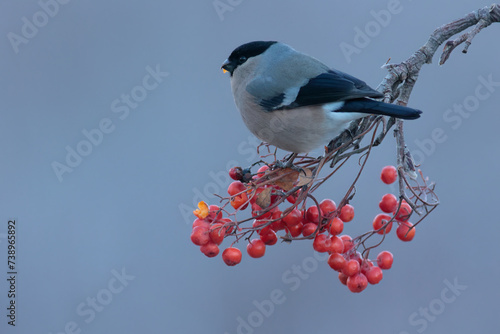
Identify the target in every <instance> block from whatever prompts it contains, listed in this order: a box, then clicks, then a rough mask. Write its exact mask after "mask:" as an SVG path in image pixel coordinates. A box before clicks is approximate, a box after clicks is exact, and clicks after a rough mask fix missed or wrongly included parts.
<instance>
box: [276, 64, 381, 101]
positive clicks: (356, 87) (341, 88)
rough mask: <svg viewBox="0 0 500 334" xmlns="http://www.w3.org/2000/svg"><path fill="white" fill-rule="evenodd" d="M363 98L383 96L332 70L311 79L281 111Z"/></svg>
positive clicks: (344, 74)
mask: <svg viewBox="0 0 500 334" xmlns="http://www.w3.org/2000/svg"><path fill="white" fill-rule="evenodd" d="M361 97H372V98H381V97H383V94H382V93H380V92H378V91H376V90H374V89H372V88H370V87H369V86H368V85H367V84H366V83H365V82H364V81H361V80H359V79H357V78H355V77H353V76H351V75H349V74H346V73H343V72H340V71H334V70H330V71H329V72H326V73H322V74H320V75H318V76H316V77H314V78H312V79H310V80H309V81H308V82H307V83H306V84H305V85H304V86H302V87H301V88H300V90H299V92H298V94H297V97H296V98H295V101H293V102H292V103H290V104H288V105H286V106H281V108H280V109H290V108H298V107H304V106H309V105H315V104H324V103H331V102H339V101H346V100H351V99H356V98H361Z"/></svg>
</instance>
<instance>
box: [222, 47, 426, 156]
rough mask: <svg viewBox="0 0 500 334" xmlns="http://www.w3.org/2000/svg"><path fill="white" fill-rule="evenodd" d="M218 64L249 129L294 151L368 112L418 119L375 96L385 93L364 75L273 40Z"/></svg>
mask: <svg viewBox="0 0 500 334" xmlns="http://www.w3.org/2000/svg"><path fill="white" fill-rule="evenodd" d="M221 69H222V70H223V72H224V73H227V72H229V74H230V81H231V90H232V93H233V97H234V101H235V104H236V107H237V109H238V110H239V111H240V114H241V116H242V118H243V122H244V123H245V125H246V126H247V128H248V129H249V130H250V132H252V133H253V134H254V135H255V136H256V137H257V138H259V139H260V140H262V141H263V142H266V143H268V144H271V145H273V146H276V147H278V148H280V149H282V150H285V151H289V152H292V153H294V154H299V153H308V152H311V151H313V150H315V149H317V148H319V147H321V146H322V145H323V146H324V145H327V144H328V143H329V142H330V141H331V140H332V139H334V138H336V137H337V136H338V135H340V134H341V133H342V132H344V131H345V130H346V129H347V128H348V127H349V124H350V123H351V122H352V121H353V120H356V119H359V118H362V117H366V116H368V115H373V114H375V115H385V116H391V117H396V118H401V119H417V118H419V117H420V114H421V113H422V112H421V111H420V110H418V109H413V108H409V107H404V106H399V105H395V104H389V103H384V102H381V101H378V100H376V99H380V98H383V97H384V95H383V94H382V93H380V92H378V91H376V90H375V89H373V88H371V87H369V86H368V85H367V84H366V83H365V82H364V81H362V80H360V79H357V78H355V77H354V76H351V75H349V74H347V73H344V72H341V71H339V70H336V69H334V68H331V67H328V66H327V65H325V64H324V63H322V62H321V61H319V60H317V59H316V58H313V57H311V56H308V55H306V54H304V53H301V52H299V51H296V50H295V49H293V48H292V47H290V46H288V45H287V44H284V43H280V42H277V41H253V42H249V43H245V44H243V45H240V46H238V47H237V48H236V49H234V50H233V51H232V52H231V54H230V55H229V57H228V58H227V59H226V60H225V61H224V62H223V64H222V66H221Z"/></svg>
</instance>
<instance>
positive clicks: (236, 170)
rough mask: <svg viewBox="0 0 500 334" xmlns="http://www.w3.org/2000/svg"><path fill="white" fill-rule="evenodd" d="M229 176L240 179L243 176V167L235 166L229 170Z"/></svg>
mask: <svg viewBox="0 0 500 334" xmlns="http://www.w3.org/2000/svg"><path fill="white" fill-rule="evenodd" d="M229 177H230V178H232V179H233V180H236V181H239V180H241V179H242V178H243V169H241V167H233V168H231V169H230V170H229Z"/></svg>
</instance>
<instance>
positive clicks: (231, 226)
mask: <svg viewBox="0 0 500 334" xmlns="http://www.w3.org/2000/svg"><path fill="white" fill-rule="evenodd" d="M219 222H220V223H221V224H224V226H225V227H224V229H225V234H226V235H227V234H230V233H231V232H233V229H234V223H233V221H232V220H231V219H229V218H222V219H220V220H219Z"/></svg>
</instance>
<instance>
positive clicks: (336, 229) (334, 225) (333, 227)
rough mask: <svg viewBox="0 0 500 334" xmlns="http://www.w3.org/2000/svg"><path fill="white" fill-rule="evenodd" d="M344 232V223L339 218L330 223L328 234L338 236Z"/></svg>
mask: <svg viewBox="0 0 500 334" xmlns="http://www.w3.org/2000/svg"><path fill="white" fill-rule="evenodd" d="M343 230H344V222H343V221H342V220H341V219H340V218H337V217H335V218H333V219H332V220H331V222H330V234H333V235H339V234H340V233H342V231H343Z"/></svg>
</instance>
